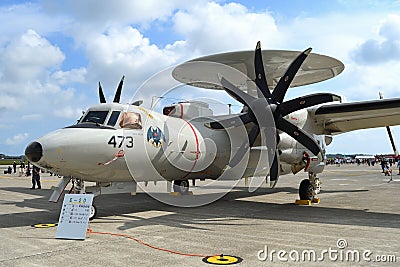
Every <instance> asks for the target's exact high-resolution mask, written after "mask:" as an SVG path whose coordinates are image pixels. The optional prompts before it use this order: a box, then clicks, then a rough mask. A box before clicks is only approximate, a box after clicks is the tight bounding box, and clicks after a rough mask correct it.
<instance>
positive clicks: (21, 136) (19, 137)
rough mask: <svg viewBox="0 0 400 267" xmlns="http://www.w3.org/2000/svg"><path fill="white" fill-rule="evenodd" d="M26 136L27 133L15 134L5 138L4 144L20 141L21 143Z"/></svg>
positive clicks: (27, 136) (13, 143)
mask: <svg viewBox="0 0 400 267" xmlns="http://www.w3.org/2000/svg"><path fill="white" fill-rule="evenodd" d="M28 138H29V134H28V133H20V134H16V135H14V136H13V137H11V138H7V139H6V144H7V145H16V144H20V143H23V142H24V141H26V140H27V139H28Z"/></svg>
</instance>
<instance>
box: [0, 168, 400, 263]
mask: <svg viewBox="0 0 400 267" xmlns="http://www.w3.org/2000/svg"><path fill="white" fill-rule="evenodd" d="M0 171H1V172H0V237H1V242H0V266H211V265H208V264H206V263H204V262H203V261H202V255H204V256H205V255H216V254H225V255H233V256H238V257H241V258H242V259H243V261H242V262H241V263H239V264H236V265H233V266H321V265H327V266H336V265H338V266H350V265H351V266H399V264H400V175H397V170H396V171H395V173H393V177H392V178H393V181H392V182H390V183H388V180H389V178H390V177H388V176H386V177H385V176H384V175H383V174H382V173H381V170H380V167H379V166H375V167H372V166H370V167H369V166H366V165H361V166H357V165H342V166H340V167H337V166H327V168H326V170H325V172H324V173H323V174H321V175H320V178H321V179H322V182H323V184H322V191H321V193H320V194H319V197H320V198H321V203H320V204H315V205H312V206H297V205H294V201H295V200H296V199H297V198H298V193H297V190H298V185H299V184H300V181H301V180H302V179H304V178H306V177H307V174H306V173H303V172H302V173H299V174H297V175H295V176H294V175H286V176H282V177H281V178H280V180H279V182H278V184H277V187H276V188H275V189H269V188H268V187H267V185H265V183H264V185H263V186H262V187H261V188H260V189H258V190H257V191H255V192H253V193H250V192H248V189H247V188H246V187H245V185H244V181H242V182H241V183H240V184H239V185H238V186H237V187H236V188H235V189H234V190H233V191H232V192H230V193H229V194H227V195H226V196H225V197H223V198H222V199H220V200H218V201H216V202H213V203H211V204H209V205H206V206H202V207H198V208H180V207H174V206H169V205H165V204H163V203H160V202H158V201H156V200H154V199H153V198H152V197H150V196H148V195H147V194H145V193H138V194H137V195H136V196H131V195H130V194H116V195H102V196H99V197H97V198H96V199H95V204H96V206H97V208H98V215H97V218H96V219H94V220H93V221H92V222H91V223H90V225H89V227H90V228H91V229H92V231H95V232H109V233H115V234H125V235H129V236H131V237H133V238H136V240H137V241H138V240H140V241H143V242H145V243H147V244H149V245H151V246H153V247H149V246H146V245H144V244H142V243H139V242H137V241H134V240H132V239H129V238H126V237H121V236H112V235H104V234H88V236H87V238H86V240H84V241H77V240H64V239H56V238H55V233H56V227H51V228H34V227H32V226H31V225H33V224H38V223H56V222H57V221H58V217H59V213H60V209H61V203H57V204H54V203H50V202H48V198H49V196H50V195H51V190H50V187H51V186H52V185H55V184H57V183H58V178H57V177H54V176H49V175H48V174H43V175H42V189H41V190H30V187H31V181H30V178H29V177H19V176H17V175H14V174H12V175H6V174H3V171H2V170H0ZM182 197H185V198H190V197H193V196H182ZM60 202H61V201H60ZM155 247H157V248H164V249H166V250H171V251H176V252H180V253H182V254H200V255H191V256H189V255H179V254H173V253H171V252H166V251H162V250H158V249H156V248H155Z"/></svg>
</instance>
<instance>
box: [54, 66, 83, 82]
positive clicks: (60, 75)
mask: <svg viewBox="0 0 400 267" xmlns="http://www.w3.org/2000/svg"><path fill="white" fill-rule="evenodd" d="M86 75H87V70H86V68H79V69H72V70H69V71H62V70H59V71H56V72H54V73H53V74H52V75H51V77H52V78H53V79H54V80H56V81H57V83H58V84H61V85H64V84H69V83H84V82H85V78H86Z"/></svg>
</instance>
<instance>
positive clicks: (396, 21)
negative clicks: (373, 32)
mask: <svg viewBox="0 0 400 267" xmlns="http://www.w3.org/2000/svg"><path fill="white" fill-rule="evenodd" d="M352 57H353V59H354V60H355V61H356V62H357V63H359V64H380V63H384V62H388V61H400V16H399V15H388V17H387V18H386V19H385V20H384V21H382V23H381V25H380V27H379V31H378V36H376V37H375V38H372V39H368V40H366V41H365V42H363V43H362V44H360V45H359V46H358V47H357V48H356V49H355V50H354V51H353V52H352Z"/></svg>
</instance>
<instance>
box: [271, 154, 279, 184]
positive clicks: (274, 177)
mask: <svg viewBox="0 0 400 267" xmlns="http://www.w3.org/2000/svg"><path fill="white" fill-rule="evenodd" d="M279 165H280V164H279V156H278V153H276V152H275V155H274V161H273V162H272V165H271V168H270V171H269V181H270V185H271V188H274V187H275V185H276V183H277V182H278V179H279Z"/></svg>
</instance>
